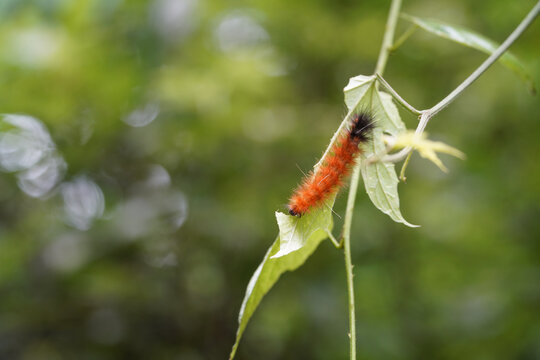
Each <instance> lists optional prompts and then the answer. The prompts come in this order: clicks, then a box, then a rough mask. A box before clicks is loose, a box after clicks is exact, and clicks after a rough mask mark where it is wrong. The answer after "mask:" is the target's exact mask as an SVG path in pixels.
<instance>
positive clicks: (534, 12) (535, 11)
mask: <svg viewBox="0 0 540 360" xmlns="http://www.w3.org/2000/svg"><path fill="white" fill-rule="evenodd" d="M539 14H540V1H538V2H537V3H536V5H535V6H534V7H533V8H532V9H531V11H529V13H528V14H527V16H525V18H524V19H523V20H522V21H521V23H520V24H519V25H518V26H517V27H516V29H515V30H514V31H513V32H512V33H511V34H510V35H509V36H508V38H506V40H505V41H504V42H503V43H502V44H501V45H500V46H499V47H498V48H497V50H495V51H494V52H493V53H492V54H491V55H490V56H489V57H488V58H487V59H486V60H485V61H484V62H483V63H482V64H481V65H480V66H479V67H478V68H477V69H476V70H475V71H474V72H473V73H472V74H471V75H469V77H468V78H467V79H465V80H464V81H463V82H462V83H461V84H460V85H459V86H458V87H457V88H455V89H454V91H452V92H451V93H450V94H448V96H446V97H445V98H444V99H442V100H441V101H440V102H439V103H438V104H436V105H435V106H433V107H432V108H430V109H426V110H421V111H420V112H421V113H422V116H421V118H420V123H419V124H418V127H417V128H416V132H415V134H416V135H417V136H420V135H421V134H422V133H423V132H424V129H425V128H426V126H427V124H428V122H429V121H430V120H431V118H432V117H433V116H434V115H435V114H437V113H438V112H439V111H441V110H442V109H444V108H445V107H447V106H448V105H449V104H450V103H451V102H452V101H454V100H455V99H456V98H457V97H458V96H459V95H461V93H462V92H463V91H465V89H467V88H468V87H469V86H470V85H471V84H472V83H473V82H474V81H476V79H478V78H479V77H480V75H482V74H483V73H484V72H485V71H486V70H487V69H488V68H489V67H490V66H491V65H493V64H494V63H495V61H497V59H498V58H499V57H501V56H502V55H503V54H504V52H505V51H506V50H508V48H509V47H510V46H511V45H512V44H513V43H514V42H515V41H516V40H517V39H518V38H519V37H520V36H521V34H523V32H524V31H525V30H526V29H527V28H528V27H529V25H531V23H532V22H533V21H534V19H536V17H537V16H538V15H539ZM380 79H381V77H379V81H380ZM383 84H384V83H383ZM411 151H412V147H410V146H408V147H406V148H404V149H402V150H401V151H399V152H397V153H395V154H391V155H387V156H386V157H384V158H383V159H382V160H383V161H386V162H397V161H401V160H403V159H404V158H405V157H406V156H408V155H409V153H410V152H411Z"/></svg>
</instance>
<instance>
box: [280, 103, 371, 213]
mask: <svg viewBox="0 0 540 360" xmlns="http://www.w3.org/2000/svg"><path fill="white" fill-rule="evenodd" d="M373 122H374V121H373V117H372V116H371V115H370V114H369V113H367V112H360V113H358V114H356V115H354V117H353V120H352V122H351V125H350V127H349V129H348V131H347V132H346V133H344V134H343V135H341V137H339V138H338V140H337V141H336V142H335V144H334V145H333V146H332V149H331V150H330V153H329V155H328V156H327V157H326V159H325V160H324V162H323V164H322V165H321V166H320V167H319V168H318V169H317V171H316V172H315V173H310V174H308V175H307V176H306V178H305V179H304V181H303V182H302V185H300V186H299V187H298V188H297V189H296V191H295V192H294V194H293V195H292V196H291V199H290V201H289V205H288V208H289V214H291V215H293V216H298V217H300V216H302V215H304V214H305V213H306V212H308V211H309V210H310V209H312V208H315V207H317V206H319V205H321V204H323V203H324V202H325V201H326V200H328V198H329V197H330V196H331V195H332V194H334V193H335V192H336V191H337V190H338V189H339V188H340V187H341V186H342V185H343V179H345V177H347V175H349V172H350V171H351V167H352V165H353V164H354V163H355V161H356V158H357V156H358V155H359V154H361V153H362V151H363V150H362V148H361V147H359V145H361V144H363V143H366V142H367V141H368V140H369V138H370V135H371V131H372V129H373Z"/></svg>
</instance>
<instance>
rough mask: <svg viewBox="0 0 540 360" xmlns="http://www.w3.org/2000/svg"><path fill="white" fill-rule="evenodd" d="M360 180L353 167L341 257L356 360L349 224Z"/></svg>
mask: <svg viewBox="0 0 540 360" xmlns="http://www.w3.org/2000/svg"><path fill="white" fill-rule="evenodd" d="M359 179H360V166H355V167H354V169H353V174H352V176H351V188H350V190H349V196H348V198H347V210H346V212H345V221H344V224H343V255H344V256H345V272H346V275H347V293H348V297H349V343H350V358H351V360H355V359H356V315H355V307H354V283H353V276H354V275H353V265H352V260H351V224H352V216H353V213H354V200H355V199H356V191H357V189H358V181H359Z"/></svg>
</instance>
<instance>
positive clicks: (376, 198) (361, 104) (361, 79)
mask: <svg viewBox="0 0 540 360" xmlns="http://www.w3.org/2000/svg"><path fill="white" fill-rule="evenodd" d="M344 92H345V104H346V105H347V107H348V108H349V111H351V110H352V111H354V110H356V109H367V110H369V111H371V112H372V113H373V114H375V119H376V121H377V123H376V124H375V126H376V127H375V129H374V131H373V139H372V141H370V143H369V145H368V146H366V148H365V152H364V154H362V156H361V171H362V178H363V179H364V185H365V188H366V192H367V194H368V196H369V198H370V200H371V202H372V203H373V205H375V206H376V207H377V209H379V210H380V211H382V212H383V213H385V214H386V215H388V216H390V218H391V219H392V220H394V221H395V222H399V223H402V224H405V225H407V226H411V227H416V226H417V225H413V224H411V223H409V222H408V221H406V220H405V218H403V215H402V214H401V210H400V209H399V195H398V188H397V185H398V182H399V181H398V178H397V175H396V170H395V168H394V164H392V163H384V162H380V161H379V162H376V163H373V164H367V162H366V161H365V160H366V159H367V158H369V157H370V156H372V155H373V154H381V153H383V152H384V151H385V148H386V147H385V144H384V139H383V134H384V133H389V134H391V135H394V136H397V135H398V134H399V133H402V132H404V131H405V129H406V128H405V124H404V123H403V121H402V120H401V117H400V116H399V112H398V109H397V107H396V105H395V104H394V102H393V100H392V97H391V96H390V95H389V94H387V93H385V92H382V91H377V89H376V86H375V82H374V81H373V77H372V76H362V75H360V76H356V77H354V78H351V79H350V80H349V84H348V85H347V86H346V87H345V89H344Z"/></svg>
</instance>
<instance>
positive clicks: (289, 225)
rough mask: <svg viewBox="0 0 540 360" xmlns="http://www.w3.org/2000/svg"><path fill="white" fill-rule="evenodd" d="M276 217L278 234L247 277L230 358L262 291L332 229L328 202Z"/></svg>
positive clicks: (262, 295) (293, 266)
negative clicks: (259, 262)
mask: <svg viewBox="0 0 540 360" xmlns="http://www.w3.org/2000/svg"><path fill="white" fill-rule="evenodd" d="M331 203H333V200H332V201H331ZM329 205H332V204H330V203H329ZM276 218H277V221H278V225H279V228H280V235H279V237H278V238H277V239H276V241H274V243H273V244H272V246H271V247H270V249H268V252H267V253H266V255H265V256H264V259H263V261H262V262H261V264H260V265H259V267H258V268H257V270H255V273H254V274H253V276H252V277H251V280H250V281H249V284H248V286H247V289H246V295H245V296H244V301H243V302H242V307H241V308H240V314H239V316H238V323H239V325H238V331H237V332H236V341H235V343H234V346H233V348H232V351H231V355H230V357H229V359H230V360H232V359H233V358H234V355H235V354H236V350H237V348H238V344H239V342H240V339H241V338H242V334H243V333H244V330H245V329H246V326H247V323H248V322H249V319H250V318H251V316H252V315H253V312H254V311H255V309H256V308H257V306H258V305H259V303H260V302H261V300H262V298H263V297H264V295H266V293H267V292H268V291H269V290H270V289H271V288H272V286H273V285H274V284H275V283H276V282H277V281H278V279H279V277H280V276H281V274H283V273H284V272H286V271H293V270H295V269H297V268H298V267H300V266H301V265H302V264H303V263H304V262H305V261H306V259H307V258H308V257H309V256H310V255H311V254H312V253H313V252H314V251H315V249H316V248H317V246H318V245H319V244H320V242H321V241H323V240H324V239H325V238H326V237H327V231H328V232H329V231H331V230H332V216H331V210H330V207H328V206H322V207H320V208H319V209H315V210H313V211H310V212H309V213H308V214H306V215H304V216H302V217H301V218H297V217H294V216H290V215H286V214H283V213H280V212H276Z"/></svg>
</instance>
